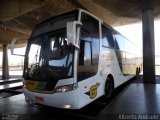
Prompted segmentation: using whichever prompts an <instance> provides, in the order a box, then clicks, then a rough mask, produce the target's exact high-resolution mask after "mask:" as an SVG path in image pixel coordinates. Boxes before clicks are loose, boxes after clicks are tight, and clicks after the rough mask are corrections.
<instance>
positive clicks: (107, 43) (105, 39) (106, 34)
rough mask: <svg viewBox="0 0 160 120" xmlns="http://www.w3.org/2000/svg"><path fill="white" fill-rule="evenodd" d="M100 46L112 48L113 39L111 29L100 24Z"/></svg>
mask: <svg viewBox="0 0 160 120" xmlns="http://www.w3.org/2000/svg"><path fill="white" fill-rule="evenodd" d="M102 46H103V47H111V48H114V40H113V36H112V34H111V30H110V29H108V28H107V27H105V26H104V25H102Z"/></svg>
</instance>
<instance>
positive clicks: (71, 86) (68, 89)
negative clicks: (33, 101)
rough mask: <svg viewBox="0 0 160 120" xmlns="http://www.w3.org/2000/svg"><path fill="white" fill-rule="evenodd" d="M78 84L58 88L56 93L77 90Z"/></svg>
mask: <svg viewBox="0 0 160 120" xmlns="http://www.w3.org/2000/svg"><path fill="white" fill-rule="evenodd" d="M77 86H78V85H77V83H74V84H70V85H63V86H58V87H56V92H68V91H71V90H75V89H77Z"/></svg>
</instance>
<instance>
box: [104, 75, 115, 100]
mask: <svg viewBox="0 0 160 120" xmlns="http://www.w3.org/2000/svg"><path fill="white" fill-rule="evenodd" d="M113 93H114V83H113V80H112V79H111V78H109V77H107V79H106V83H105V98H112V97H113Z"/></svg>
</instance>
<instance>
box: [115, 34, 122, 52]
mask: <svg viewBox="0 0 160 120" xmlns="http://www.w3.org/2000/svg"><path fill="white" fill-rule="evenodd" d="M113 38H114V41H115V49H118V50H122V51H125V46H124V37H122V36H121V35H120V34H118V33H115V32H114V33H113Z"/></svg>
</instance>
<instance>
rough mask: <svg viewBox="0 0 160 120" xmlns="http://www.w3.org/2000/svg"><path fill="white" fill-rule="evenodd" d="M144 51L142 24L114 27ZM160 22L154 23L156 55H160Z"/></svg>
mask: <svg viewBox="0 0 160 120" xmlns="http://www.w3.org/2000/svg"><path fill="white" fill-rule="evenodd" d="M114 28H115V29H116V30H117V31H119V32H120V33H122V34H123V35H124V36H125V37H127V38H128V39H129V40H131V41H133V42H134V43H135V44H137V45H138V46H139V47H140V48H141V49H142V23H136V24H129V25H124V26H118V27H114ZM159 35H160V21H155V22H154V36H155V55H160V47H159V46H160V37H159Z"/></svg>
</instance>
